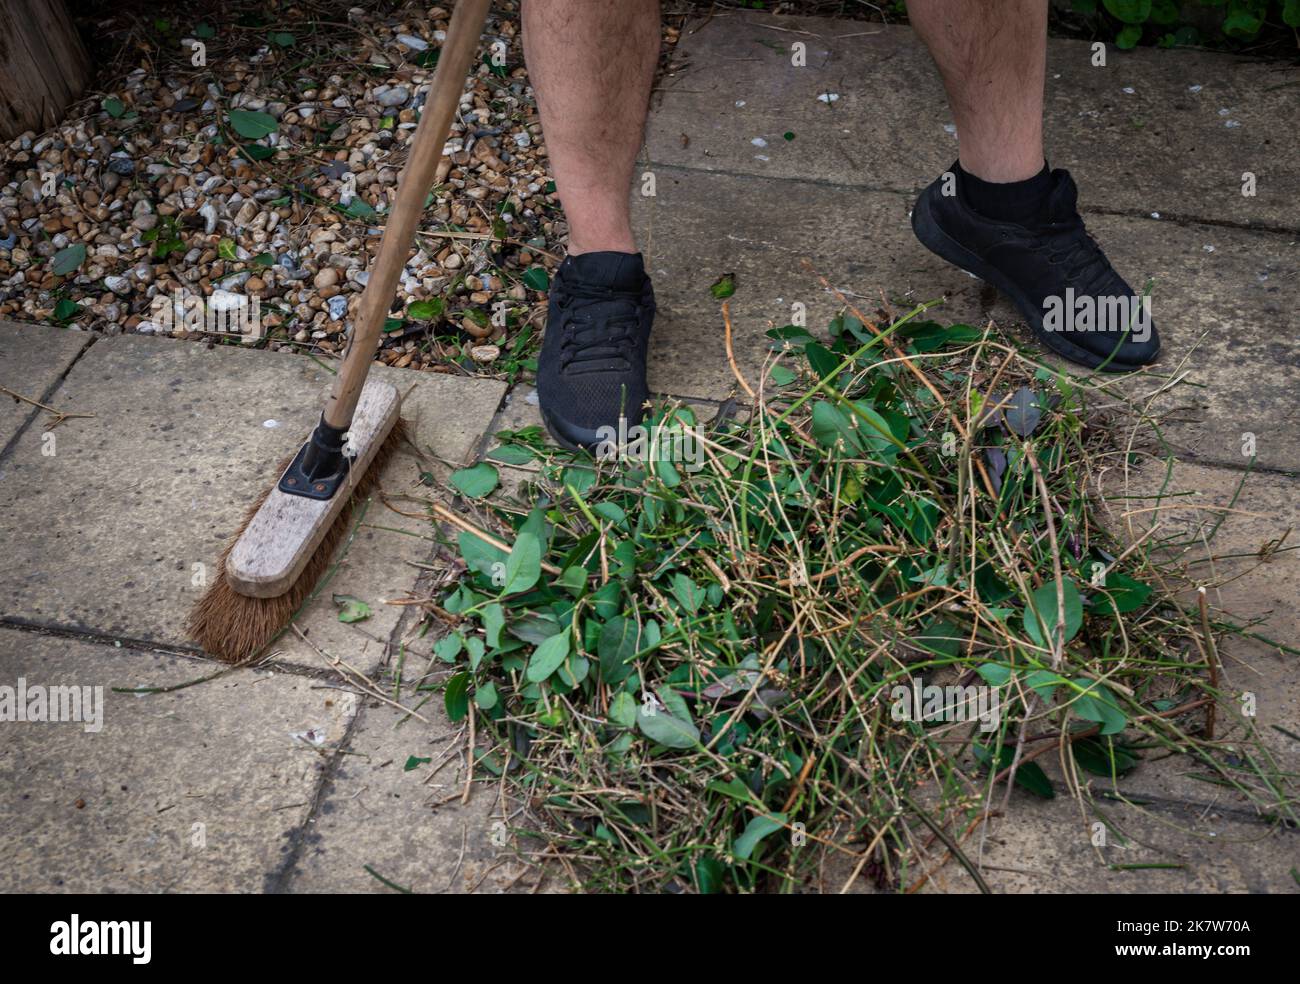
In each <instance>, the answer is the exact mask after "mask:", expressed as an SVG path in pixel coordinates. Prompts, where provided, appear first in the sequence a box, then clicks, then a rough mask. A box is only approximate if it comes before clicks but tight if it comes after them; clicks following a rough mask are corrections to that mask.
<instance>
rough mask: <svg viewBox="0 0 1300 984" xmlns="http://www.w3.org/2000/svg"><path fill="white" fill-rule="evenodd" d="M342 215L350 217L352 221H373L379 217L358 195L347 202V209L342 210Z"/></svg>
mask: <svg viewBox="0 0 1300 984" xmlns="http://www.w3.org/2000/svg"><path fill="white" fill-rule="evenodd" d="M343 214H344V215H350V216H352V217H353V218H354V219H374V218H378V216H379V213H378V212H376V211H375V209H374V207H373V206H372V205H371V204H370V203H369V202H368V201H366V200H365V199H364V198H362V197H361V196H360V195H357V196H356V197H355V198H353V199H352V201H350V202H348V207H347V208H345V209H344V210H343Z"/></svg>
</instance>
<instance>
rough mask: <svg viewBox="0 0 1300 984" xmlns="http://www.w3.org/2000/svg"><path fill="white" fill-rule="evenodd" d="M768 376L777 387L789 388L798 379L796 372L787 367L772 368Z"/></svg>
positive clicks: (775, 366)
mask: <svg viewBox="0 0 1300 984" xmlns="http://www.w3.org/2000/svg"><path fill="white" fill-rule="evenodd" d="M768 376H770V377H771V379H772V382H774V383H776V385H777V386H789V385H790V384H791V383H793V382H794V381H795V379H796V378H797V377H796V376H795V374H794V372H793V371H791V370H790V369H787V368H786V367H785V366H777V365H774V366H772V368H771V370H770V371H769V372H768Z"/></svg>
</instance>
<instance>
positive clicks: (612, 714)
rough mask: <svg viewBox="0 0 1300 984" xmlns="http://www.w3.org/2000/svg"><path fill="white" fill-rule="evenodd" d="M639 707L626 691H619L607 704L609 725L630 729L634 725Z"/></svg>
mask: <svg viewBox="0 0 1300 984" xmlns="http://www.w3.org/2000/svg"><path fill="white" fill-rule="evenodd" d="M638 708H639V705H638V704H637V702H636V698H635V697H633V696H632V695H631V694H629V693H627V692H626V691H620V692H619V693H618V694H616V695H615V697H614V699H613V700H612V701H610V702H609V720H610V723H612V724H616V725H618V726H619V727H620V728H631V727H633V726H634V725H635V724H636V715H637V710H638Z"/></svg>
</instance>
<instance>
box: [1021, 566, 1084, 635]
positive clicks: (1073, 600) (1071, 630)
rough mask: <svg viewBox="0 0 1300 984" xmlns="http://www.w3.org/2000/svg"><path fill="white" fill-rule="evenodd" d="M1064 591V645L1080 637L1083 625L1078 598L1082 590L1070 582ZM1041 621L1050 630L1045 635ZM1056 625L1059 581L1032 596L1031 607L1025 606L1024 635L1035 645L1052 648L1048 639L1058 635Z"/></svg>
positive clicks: (1051, 582) (1080, 603) (1081, 606)
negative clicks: (1079, 633)
mask: <svg viewBox="0 0 1300 984" xmlns="http://www.w3.org/2000/svg"><path fill="white" fill-rule="evenodd" d="M1062 588H1063V589H1064V590H1063V592H1062V593H1063V594H1064V596H1065V636H1064V638H1063V639H1062V640H1061V643H1062V645H1064V644H1065V643H1067V642H1069V641H1070V640H1071V639H1073V638H1074V637H1075V635H1076V634H1078V631H1079V628H1080V627H1081V626H1082V625H1083V599H1082V598H1080V597H1079V589H1078V588H1076V587H1075V586H1074V582H1073V581H1071V580H1068V579H1067V580H1066V581H1065V582H1064V583H1063V584H1062ZM1035 612H1037V615H1035ZM1039 619H1041V620H1042V624H1043V625H1044V626H1046V627H1047V628H1046V633H1044V629H1043V628H1042V626H1040V625H1039ZM1056 622H1057V608H1056V581H1054V580H1053V581H1047V582H1046V583H1045V584H1044V585H1043V586H1042V587H1041V588H1039V589H1038V590H1037V591H1035V592H1034V593H1033V594H1032V595H1031V596H1030V599H1029V604H1028V605H1026V606H1025V616H1024V624H1025V633H1026V635H1028V636H1029V638H1030V639H1032V640H1033V642H1034V644H1035V645H1037V646H1040V647H1042V648H1043V649H1050V648H1051V643H1050V641H1049V640H1050V639H1051V637H1052V636H1054V635H1055V634H1056Z"/></svg>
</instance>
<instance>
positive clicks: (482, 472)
mask: <svg viewBox="0 0 1300 984" xmlns="http://www.w3.org/2000/svg"><path fill="white" fill-rule="evenodd" d="M498 481H500V475H499V473H498V472H497V470H496V469H495V468H493V467H492V466H491V465H489V464H488V463H487V462H486V461H480V462H479V463H478V464H477V465H473V466H472V467H470V468H457V469H456V470H455V471H454V472H452V473H451V484H452V485H454V486H456V488H457V489H458V490H459V491H460V493H461V494H462V495H467V496H469V497H470V498H471V499H481V498H483V497H484V496H485V495H489V494H490V493H491V492H492V490H493V489H495V488H496V487H497V482H498Z"/></svg>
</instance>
